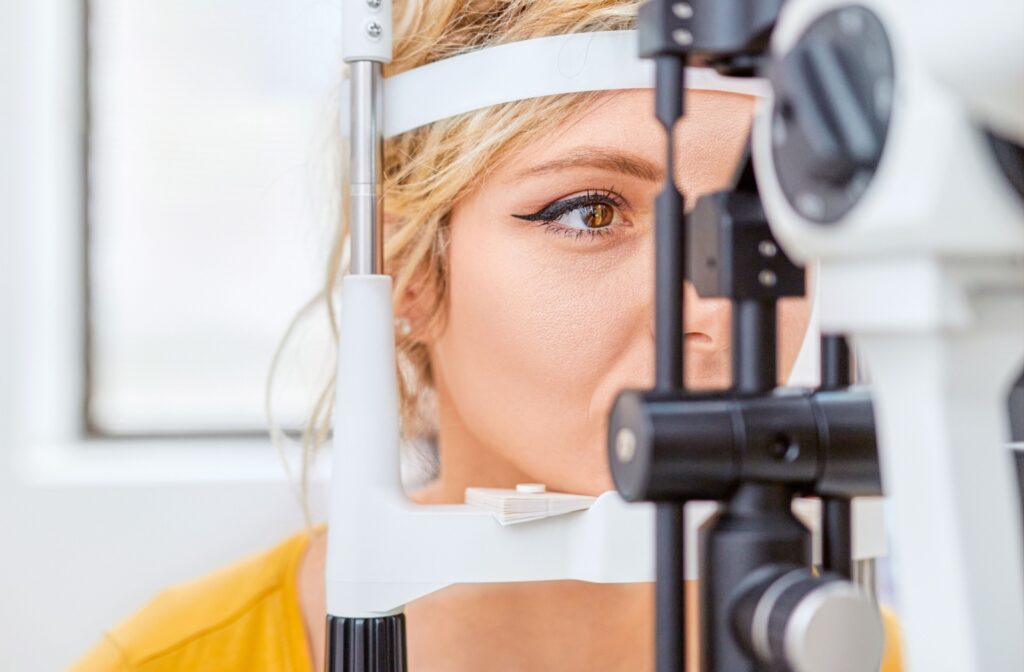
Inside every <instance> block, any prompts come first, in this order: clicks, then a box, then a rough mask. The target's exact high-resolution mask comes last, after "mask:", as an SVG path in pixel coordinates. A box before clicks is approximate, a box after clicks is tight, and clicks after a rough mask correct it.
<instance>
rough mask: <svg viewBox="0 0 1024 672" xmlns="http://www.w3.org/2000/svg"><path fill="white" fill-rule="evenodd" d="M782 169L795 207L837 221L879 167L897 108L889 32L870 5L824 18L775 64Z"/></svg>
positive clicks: (776, 145) (775, 136) (777, 157)
mask: <svg viewBox="0 0 1024 672" xmlns="http://www.w3.org/2000/svg"><path fill="white" fill-rule="evenodd" d="M771 77H772V83H773V86H774V88H775V96H776V104H775V111H774V116H773V120H772V148H773V153H774V162H775V168H776V171H777V174H778V179H779V182H780V185H781V186H782V189H783V191H784V192H785V194H786V196H787V198H788V199H789V201H790V203H791V204H792V205H793V207H794V209H795V210H797V211H798V212H799V213H800V214H802V215H803V216H804V217H806V218H808V219H811V220H813V221H818V222H823V223H825V222H832V221H835V220H836V219H838V218H839V217H841V216H842V215H843V214H845V213H846V212H847V211H848V210H849V209H850V208H851V207H852V206H853V204H854V203H856V202H857V200H858V199H859V198H860V196H861V195H862V194H863V192H864V190H865V189H866V188H867V186H868V184H869V183H870V182H871V178H872V176H873V175H874V173H875V171H876V170H877V168H878V165H879V162H880V161H881V158H882V153H883V149H884V147H885V140H886V137H887V134H888V129H889V119H890V115H891V109H892V103H893V95H894V93H893V91H894V89H893V78H894V74H893V63H892V54H891V51H890V48H889V42H888V38H887V36H886V33H885V29H884V27H883V26H882V23H881V22H880V21H879V19H878V18H877V17H876V16H875V15H874V14H873V13H871V12H870V11H868V10H867V9H865V8H863V7H843V8H840V9H836V10H833V11H831V12H828V13H825V14H823V15H822V16H821V17H819V18H818V19H817V20H815V21H814V22H813V23H812V24H811V25H810V26H809V27H808V28H807V30H806V31H805V32H804V34H803V35H801V37H800V39H799V40H798V41H797V42H796V44H795V45H794V46H793V48H792V49H791V50H790V51H789V52H788V53H787V54H786V55H785V56H784V57H783V58H782V60H781V61H780V62H776V63H773V65H772V67H771Z"/></svg>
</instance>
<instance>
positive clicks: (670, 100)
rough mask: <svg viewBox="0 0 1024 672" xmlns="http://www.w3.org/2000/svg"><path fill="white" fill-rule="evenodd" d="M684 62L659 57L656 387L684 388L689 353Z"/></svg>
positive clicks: (655, 244)
mask: <svg viewBox="0 0 1024 672" xmlns="http://www.w3.org/2000/svg"><path fill="white" fill-rule="evenodd" d="M683 73H684V69H683V63H682V60H681V59H680V58H679V57H678V56H659V57H658V58H657V61H656V63H655V76H656V79H657V88H656V89H655V92H656V99H655V113H656V115H657V117H658V120H659V121H660V122H661V124H662V126H663V127H664V128H665V138H666V142H665V144H666V152H665V184H664V188H663V190H662V191H661V193H659V194H658V196H657V199H656V200H655V202H654V209H655V214H654V217H655V220H654V221H655V223H654V254H655V260H654V272H655V356H654V360H655V371H656V378H655V381H656V382H655V389H657V390H661V391H666V392H671V391H675V390H681V389H684V388H685V386H686V384H685V380H684V377H685V376H684V371H685V368H684V367H685V362H686V353H685V349H684V347H683V314H684V311H685V309H686V304H685V299H684V294H683V280H684V279H685V266H684V264H685V261H686V235H685V227H684V223H683V213H684V212H685V209H684V207H685V205H684V201H683V195H682V194H681V193H679V189H677V188H676V183H675V179H674V176H673V166H674V165H675V147H674V143H673V141H672V130H673V129H674V128H675V123H676V121H677V120H678V119H679V118H680V117H681V116H682V114H683Z"/></svg>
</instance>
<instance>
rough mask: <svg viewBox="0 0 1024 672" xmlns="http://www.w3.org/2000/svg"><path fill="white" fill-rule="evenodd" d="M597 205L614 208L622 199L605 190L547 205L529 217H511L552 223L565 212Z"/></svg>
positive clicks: (621, 203)
mask: <svg viewBox="0 0 1024 672" xmlns="http://www.w3.org/2000/svg"><path fill="white" fill-rule="evenodd" d="M597 204H605V205H614V206H615V207H622V206H623V202H622V199H621V198H620V197H618V196H617V195H616V194H615V193H614V192H613V191H612V190H610V189H606V190H605V191H604V192H593V191H589V192H587V193H586V194H581V195H579V196H573V197H572V198H567V199H564V200H561V201H555V202H554V203H549V204H548V205H545V206H544V207H543V208H541V209H540V210H538V211H537V212H534V213H532V214H529V215H516V214H513V215H512V216H513V217H515V218H516V219H523V220H526V221H528V222H553V221H555V220H556V219H558V218H559V217H561V216H562V215H564V214H565V213H567V212H572V211H573V210H578V209H579V208H583V207H586V206H588V205H597Z"/></svg>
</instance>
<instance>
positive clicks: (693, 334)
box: [686, 331, 711, 343]
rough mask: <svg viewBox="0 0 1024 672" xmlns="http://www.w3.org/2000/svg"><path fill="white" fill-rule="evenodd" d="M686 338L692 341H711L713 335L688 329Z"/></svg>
mask: <svg viewBox="0 0 1024 672" xmlns="http://www.w3.org/2000/svg"><path fill="white" fill-rule="evenodd" d="M686 340H687V341H690V342H692V343H710V342H711V337H710V336H708V335H707V334H705V333H704V332H703V331H688V332H686Z"/></svg>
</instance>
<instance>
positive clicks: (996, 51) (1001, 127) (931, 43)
mask: <svg viewBox="0 0 1024 672" xmlns="http://www.w3.org/2000/svg"><path fill="white" fill-rule="evenodd" d="M899 7H900V11H904V12H907V13H908V15H909V17H910V18H911V20H913V21H914V25H915V26H916V29H915V30H914V31H913V33H911V35H910V37H911V38H913V39H914V40H916V41H917V42H918V44H919V45H920V47H919V48H920V51H921V53H922V54H923V55H924V57H925V59H927V61H928V63H929V66H930V69H931V70H932V72H933V73H934V75H935V77H936V79H938V80H939V81H942V82H944V83H945V84H946V85H947V86H949V87H950V89H951V90H953V91H955V92H956V93H957V96H958V97H960V98H961V99H962V100H964V101H965V102H966V104H967V105H968V107H969V108H970V109H971V113H972V114H973V115H974V116H975V117H976V118H977V119H978V120H979V122H980V123H982V124H984V125H986V126H990V127H991V128H992V130H994V131H995V132H996V133H997V134H1001V135H1003V136H1004V137H1006V138H1007V139H1011V140H1013V141H1014V142H1016V143H1017V144H1018V145H1024V2H1021V1H1020V0H985V1H984V2H978V3H972V4H970V5H959V6H958V5H950V6H948V7H947V8H942V9H940V6H939V5H938V4H937V3H936V2H935V0H912V1H911V2H904V3H901V5H899ZM904 7H905V9H903V8H904Z"/></svg>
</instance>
